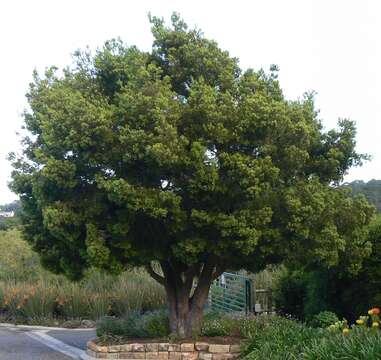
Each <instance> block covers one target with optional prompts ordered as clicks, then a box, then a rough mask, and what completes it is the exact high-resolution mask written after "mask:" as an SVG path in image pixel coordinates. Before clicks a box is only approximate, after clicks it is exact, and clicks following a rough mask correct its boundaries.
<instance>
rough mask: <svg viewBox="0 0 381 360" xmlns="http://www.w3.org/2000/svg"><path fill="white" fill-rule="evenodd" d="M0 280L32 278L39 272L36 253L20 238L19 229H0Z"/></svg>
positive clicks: (39, 267)
mask: <svg viewBox="0 0 381 360" xmlns="http://www.w3.org/2000/svg"><path fill="white" fill-rule="evenodd" d="M0 248H1V249H2V251H1V252H0V281H2V280H3V281H6V280H8V279H9V280H10V281H12V280H13V279H17V280H27V279H28V280H34V279H36V278H37V277H38V276H39V274H41V271H42V269H41V266H40V262H39V259H38V255H37V254H35V253H34V252H33V251H32V250H31V248H30V246H29V244H27V243H26V242H25V241H24V240H22V238H21V234H20V231H19V230H16V229H11V230H8V231H0Z"/></svg>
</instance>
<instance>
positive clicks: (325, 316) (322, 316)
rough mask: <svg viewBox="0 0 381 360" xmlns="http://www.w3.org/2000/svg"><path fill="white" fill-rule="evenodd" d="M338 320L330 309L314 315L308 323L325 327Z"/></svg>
mask: <svg viewBox="0 0 381 360" xmlns="http://www.w3.org/2000/svg"><path fill="white" fill-rule="evenodd" d="M337 321H339V318H338V317H337V315H336V314H335V313H333V312H331V311H322V312H320V313H319V314H317V315H314V316H313V317H312V319H311V321H310V322H309V325H310V326H312V327H317V328H323V329H325V328H327V327H328V326H330V325H332V324H334V323H336V322H337Z"/></svg>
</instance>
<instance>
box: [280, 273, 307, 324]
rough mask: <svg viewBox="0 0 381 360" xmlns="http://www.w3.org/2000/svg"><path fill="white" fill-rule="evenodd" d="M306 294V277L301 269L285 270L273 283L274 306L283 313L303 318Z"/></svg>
mask: <svg viewBox="0 0 381 360" xmlns="http://www.w3.org/2000/svg"><path fill="white" fill-rule="evenodd" d="M306 296H307V279H306V277H305V275H304V273H303V272H301V271H288V270H285V271H284V273H283V274H282V275H280V276H279V278H278V280H277V283H276V285H275V292H274V300H275V307H276V309H277V310H278V312H279V313H281V314H283V315H292V316H293V317H295V318H297V319H299V320H304V317H305V314H304V303H305V299H306Z"/></svg>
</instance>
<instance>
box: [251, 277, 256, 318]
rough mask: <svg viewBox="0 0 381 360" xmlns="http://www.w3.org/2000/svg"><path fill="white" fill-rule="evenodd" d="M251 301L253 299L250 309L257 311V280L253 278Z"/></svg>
mask: <svg viewBox="0 0 381 360" xmlns="http://www.w3.org/2000/svg"><path fill="white" fill-rule="evenodd" d="M251 299H252V300H251V301H252V306H251V309H250V311H252V312H255V304H256V303H257V290H256V287H255V281H253V280H252V286H251Z"/></svg>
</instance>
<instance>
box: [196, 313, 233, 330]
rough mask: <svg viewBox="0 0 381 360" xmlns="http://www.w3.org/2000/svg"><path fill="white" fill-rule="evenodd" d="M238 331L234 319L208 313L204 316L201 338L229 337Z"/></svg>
mask: <svg viewBox="0 0 381 360" xmlns="http://www.w3.org/2000/svg"><path fill="white" fill-rule="evenodd" d="M237 331H238V324H237V322H236V321H235V319H234V318H232V317H231V316H228V315H224V314H221V313H219V312H215V311H213V312H208V313H206V314H205V316H204V321H203V324H202V329H201V336H227V335H231V334H232V333H234V332H237Z"/></svg>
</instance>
